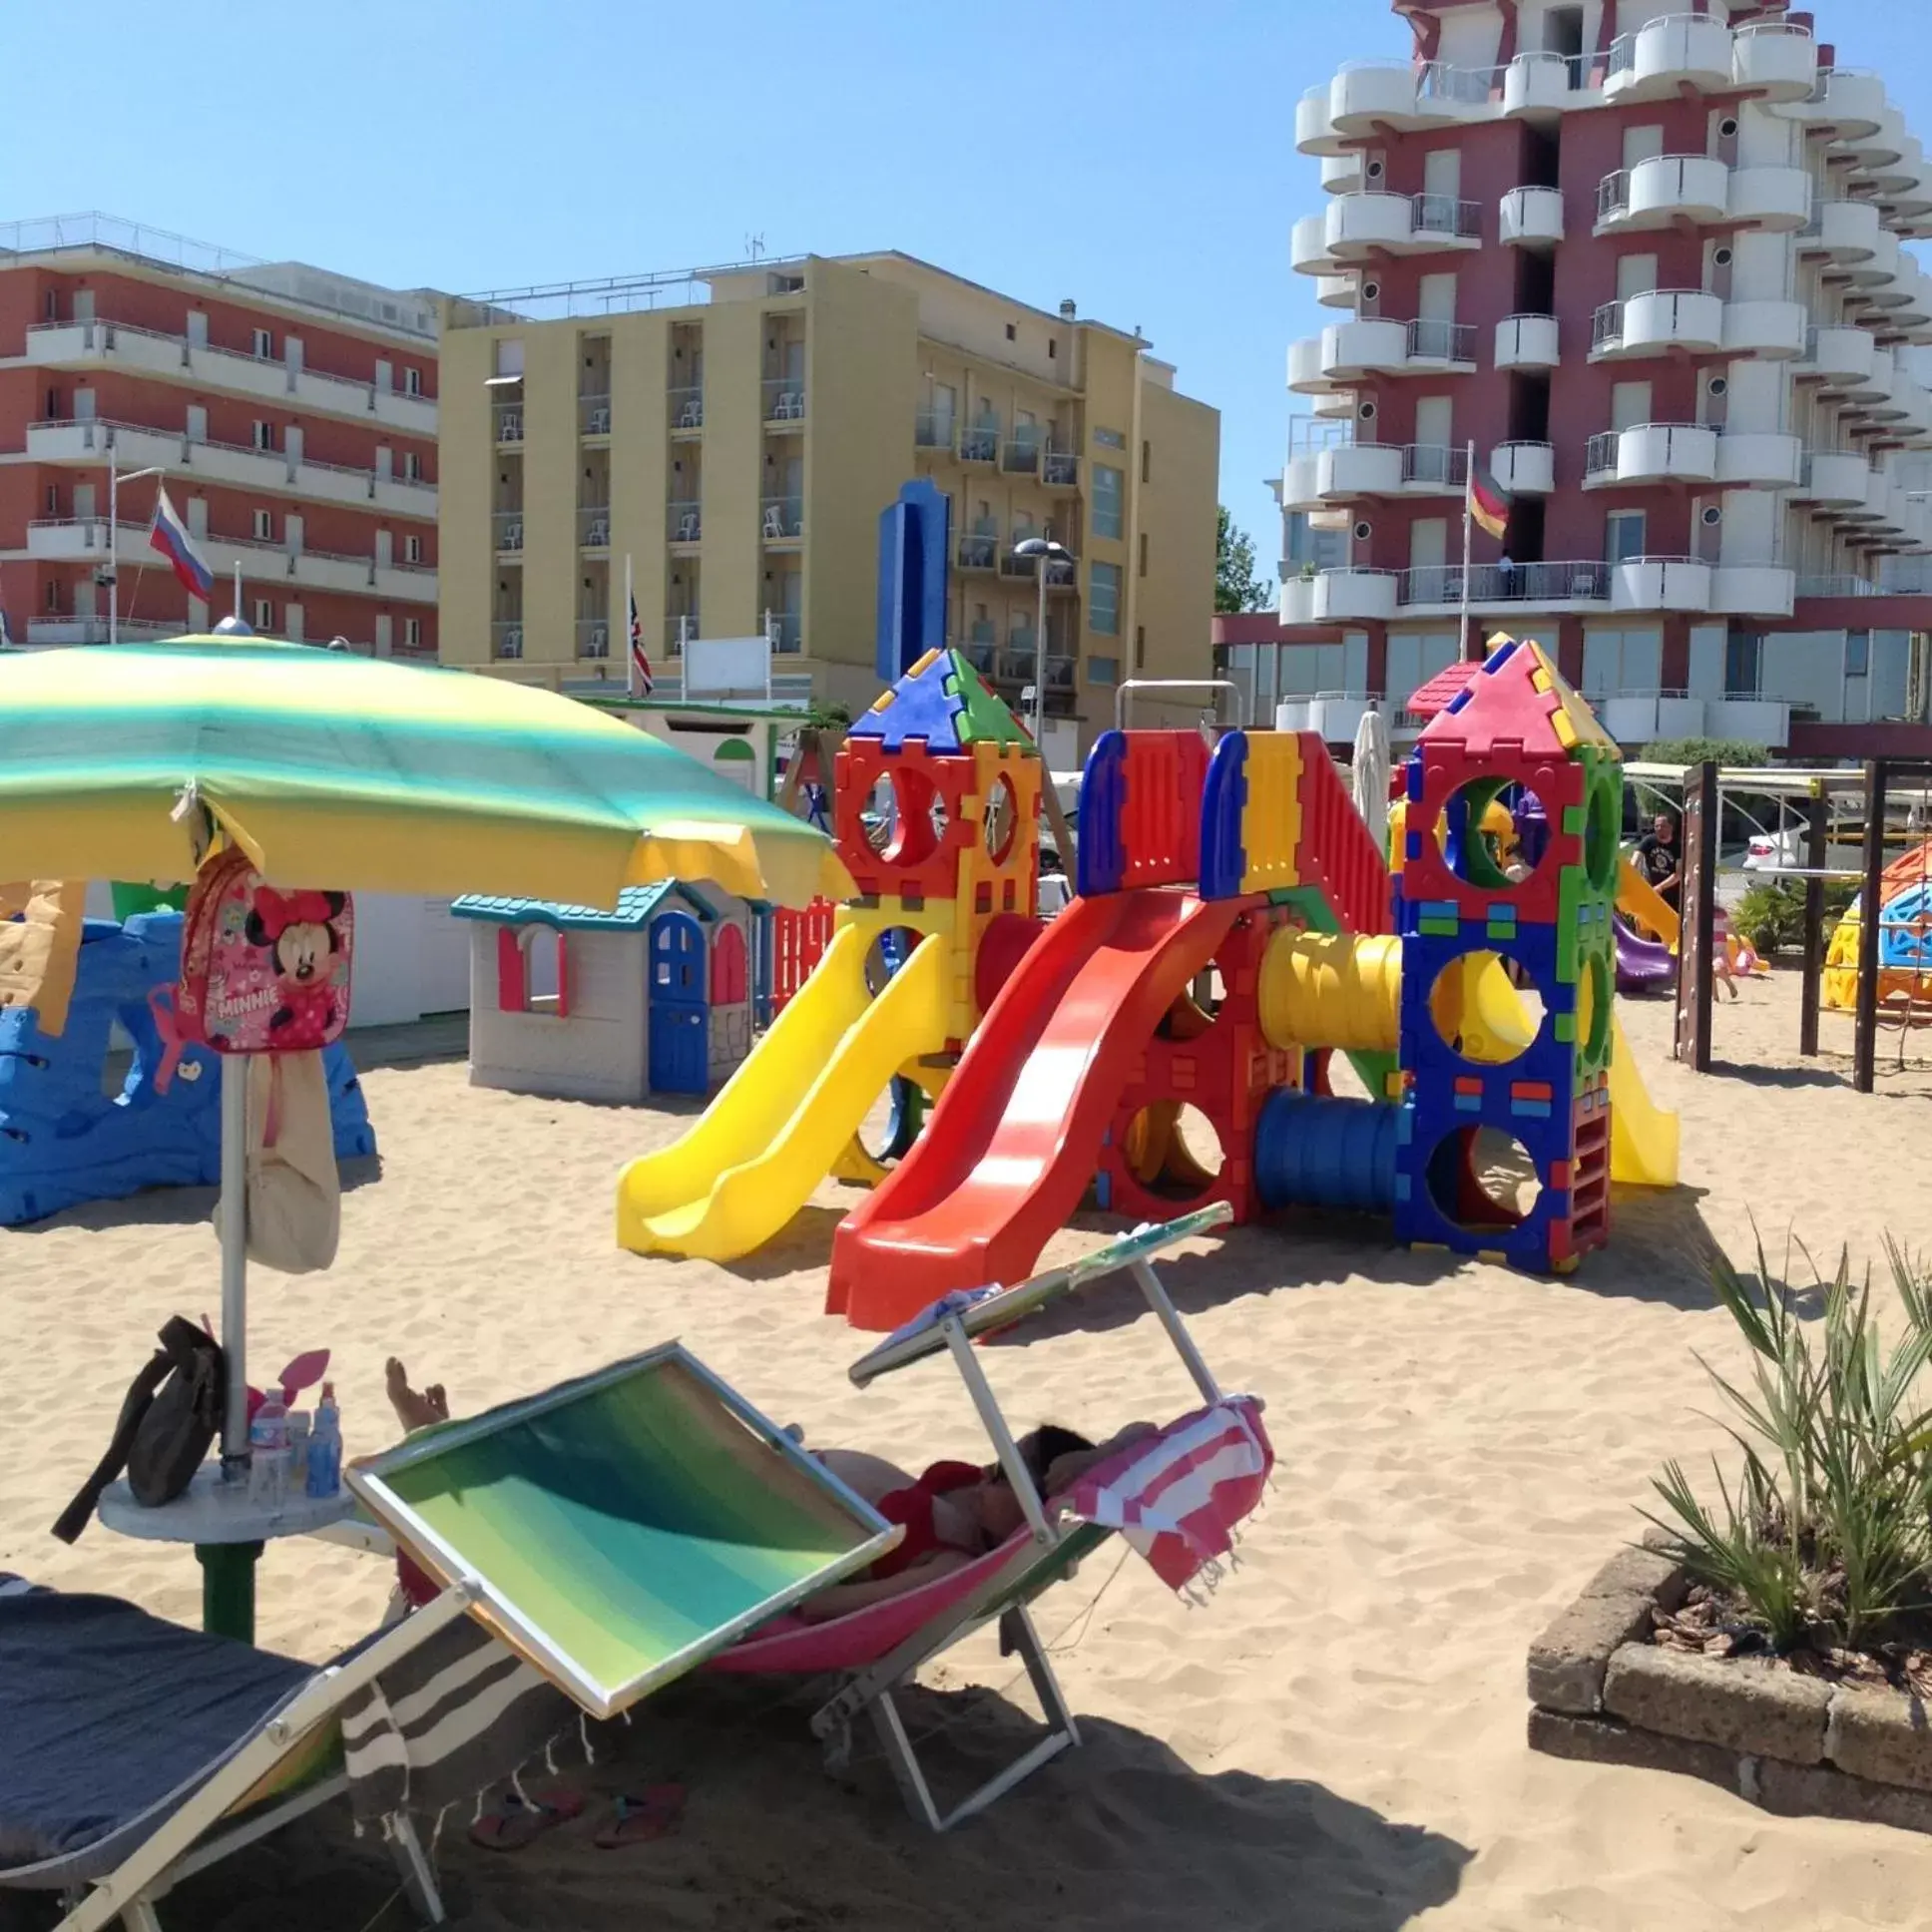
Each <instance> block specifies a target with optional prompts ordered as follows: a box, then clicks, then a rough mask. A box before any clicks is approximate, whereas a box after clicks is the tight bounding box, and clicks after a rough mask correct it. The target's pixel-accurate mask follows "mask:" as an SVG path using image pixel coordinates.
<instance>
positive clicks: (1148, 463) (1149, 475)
mask: <svg viewBox="0 0 1932 1932" xmlns="http://www.w3.org/2000/svg"><path fill="white" fill-rule="evenodd" d="M1153 476H1154V445H1153V444H1152V443H1143V444H1142V445H1141V481H1142V482H1143V483H1148V482H1151V481H1152V480H1153Z"/></svg>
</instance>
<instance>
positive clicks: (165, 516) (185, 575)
mask: <svg viewBox="0 0 1932 1932" xmlns="http://www.w3.org/2000/svg"><path fill="white" fill-rule="evenodd" d="M148 548H149V549H150V550H158V551H160V552H161V554H162V555H163V556H164V557H166V558H167V559H168V561H169V563H170V564H171V565H173V566H174V571H175V575H176V576H177V577H178V578H180V579H181V581H182V583H183V585H184V586H185V587H186V588H187V590H188V592H189V594H190V595H191V596H194V597H199V598H203V599H206V598H208V597H210V596H211V595H213V593H214V590H215V573H214V572H213V571H212V570H210V569H209V567H208V559H207V558H206V557H204V556H203V555H202V553H201V552H200V551H199V550H198V549H196V547H195V539H194V538H193V537H191V536H190V535H189V534H188V526H187V524H185V523H184V522H182V520H181V518H180V517H178V516H177V515H176V514H175V506H174V505H173V504H172V503H170V502H169V500H168V490H167V486H166V485H159V486H157V488H156V490H155V520H154V522H153V523H151V524H150V525H149V526H148Z"/></svg>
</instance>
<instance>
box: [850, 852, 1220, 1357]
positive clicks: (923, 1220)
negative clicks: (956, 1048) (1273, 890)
mask: <svg viewBox="0 0 1932 1932" xmlns="http://www.w3.org/2000/svg"><path fill="white" fill-rule="evenodd" d="M1238 910H1239V905H1238V902H1237V901H1234V900H1229V899H1221V900H1213V901H1208V902H1204V901H1202V900H1200V899H1197V898H1196V897H1195V896H1194V895H1193V894H1192V893H1190V892H1187V891H1183V890H1177V889H1172V888H1161V887H1147V888H1143V889H1142V890H1140V891H1134V892H1110V893H1105V894H1098V895H1096V896H1095V897H1093V898H1083V899H1076V900H1075V901H1074V902H1073V904H1072V905H1070V906H1069V907H1068V908H1067V910H1066V911H1065V912H1063V913H1062V914H1061V915H1060V916H1059V918H1057V919H1056V920H1054V922H1053V923H1052V924H1051V925H1050V926H1048V928H1047V929H1046V931H1045V932H1044V933H1043V934H1042V935H1041V936H1040V938H1039V939H1038V940H1036V941H1035V942H1034V944H1033V946H1032V948H1031V949H1030V950H1029V951H1028V952H1027V954H1026V956H1025V957H1024V958H1023V959H1022V961H1021V962H1020V965H1019V968H1018V970H1017V971H1016V972H1015V973H1014V974H1013V976H1012V978H1011V979H1009V980H1008V981H1007V982H1006V985H1005V986H1004V987H1003V988H1002V989H1001V991H1000V994H999V997H998V998H997V999H996V1000H995V1001H994V1002H993V1005H992V1007H991V1008H990V1009H989V1010H988V1012H987V1014H986V1017H985V1018H984V1019H983V1020H982V1021H981V1022H980V1025H979V1028H978V1030H977V1031H976V1032H975V1033H974V1035H973V1037H972V1039H971V1041H970V1042H969V1043H968V1045H967V1048H966V1052H965V1054H964V1056H963V1057H962V1058H961V1060H960V1063H959V1066H958V1067H957V1068H956V1069H955V1071H954V1073H953V1077H952V1079H951V1080H949V1081H948V1082H947V1083H946V1090H945V1092H944V1093H943V1094H942V1095H941V1096H940V1097H939V1103H938V1105H937V1106H936V1107H935V1108H934V1109H933V1112H932V1118H931V1119H930V1120H929V1121H928V1122H927V1124H926V1131H925V1132H924V1134H922V1135H921V1136H920V1138H919V1140H918V1142H917V1143H916V1144H915V1145H914V1147H913V1150H912V1152H911V1153H910V1154H909V1155H907V1156H906V1158H905V1160H904V1161H902V1162H901V1163H900V1164H899V1166H898V1167H897V1168H896V1169H895V1170H894V1171H893V1172H892V1173H891V1174H890V1175H888V1176H887V1177H886V1179H885V1181H884V1182H883V1183H882V1184H881V1185H880V1187H879V1188H878V1189H877V1190H876V1191H875V1192H874V1193H873V1194H872V1195H871V1197H870V1198H869V1199H868V1200H867V1201H865V1202H864V1203H863V1204H862V1205H861V1206H860V1207H857V1208H856V1209H855V1210H854V1211H853V1212H852V1213H851V1214H849V1215H848V1216H847V1217H846V1219H845V1221H844V1223H843V1224H842V1225H841V1226H840V1228H839V1229H838V1232H837V1234H836V1235H835V1236H834V1237H833V1241H832V1268H831V1285H830V1288H829V1290H828V1292H827V1294H826V1300H825V1305H826V1308H827V1310H828V1311H829V1312H830V1313H832V1314H843V1315H844V1316H845V1317H846V1318H847V1320H849V1321H850V1322H851V1324H852V1325H853V1327H855V1328H893V1327H896V1326H897V1325H898V1324H899V1323H900V1322H902V1321H904V1320H905V1319H907V1317H908V1316H911V1315H914V1314H917V1313H918V1311H919V1310H920V1309H921V1308H923V1307H924V1306H925V1305H926V1303H927V1302H929V1301H932V1300H935V1299H937V1297H938V1296H940V1295H942V1294H944V1293H946V1292H947V1291H948V1290H949V1289H952V1288H973V1287H978V1286H980V1285H981V1284H982V1283H984V1282H989V1281H1001V1282H1012V1281H1019V1280H1023V1279H1024V1278H1025V1277H1026V1276H1027V1275H1028V1274H1029V1273H1031V1272H1032V1269H1033V1264H1034V1263H1035V1261H1037V1260H1038V1259H1039V1257H1040V1250H1041V1249H1042V1248H1043V1247H1044V1246H1045V1245H1046V1244H1047V1241H1048V1238H1049V1237H1050V1236H1051V1235H1052V1234H1053V1233H1054V1232H1055V1230H1056V1229H1058V1228H1059V1227H1061V1226H1062V1225H1063V1224H1064V1223H1065V1222H1066V1220H1067V1219H1068V1217H1069V1216H1070V1215H1071V1214H1072V1213H1073V1211H1074V1209H1075V1208H1076V1207H1079V1206H1080V1200H1081V1197H1082V1196H1083V1195H1084V1194H1085V1193H1086V1192H1087V1185H1088V1183H1089V1182H1090V1181H1092V1180H1093V1178H1094V1175H1095V1173H1096V1171H1097V1170H1098V1168H1099V1166H1100V1150H1101V1143H1102V1140H1103V1138H1104V1137H1105V1135H1106V1132H1107V1127H1108V1123H1109V1121H1110V1120H1111V1119H1112V1117H1113V1113H1114V1108H1115V1105H1116V1103H1117V1102H1118V1100H1119V1098H1120V1093H1121V1089H1122V1087H1123V1086H1124V1085H1125V1083H1126V1081H1127V1079H1128V1077H1129V1074H1130V1072H1131V1070H1132V1067H1133V1063H1134V1060H1135V1058H1136V1056H1137V1055H1139V1054H1140V1053H1141V1051H1142V1050H1143V1049H1144V1048H1145V1047H1146V1045H1147V1043H1148V1041H1149V1040H1151V1039H1152V1038H1153V1037H1154V1033H1155V1029H1156V1028H1157V1027H1158V1026H1159V1025H1160V1024H1161V1021H1162V1018H1163V1016H1164V1015H1165V1014H1166V1013H1167V1011H1168V1009H1169V1008H1170V1007H1171V1006H1172V1005H1173V1004H1174V1002H1175V1000H1176V999H1177V998H1178V997H1179V996H1180V994H1181V993H1182V992H1183V991H1184V990H1185V989H1186V987H1187V985H1188V983H1189V981H1190V980H1192V979H1193V978H1194V976H1195V975H1196V974H1197V973H1198V972H1200V971H1201V970H1202V969H1203V968H1204V967H1205V966H1206V965H1207V962H1208V961H1209V960H1210V959H1212V958H1213V956H1214V953H1215V951H1216V950H1217V948H1218V947H1219V945H1220V943H1221V941H1222V940H1223V939H1224V938H1225V937H1226V936H1227V931H1228V928H1229V927H1230V926H1231V925H1232V924H1233V922H1234V918H1235V915H1236V913H1237V912H1238Z"/></svg>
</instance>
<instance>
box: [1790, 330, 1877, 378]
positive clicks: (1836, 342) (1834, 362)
mask: <svg viewBox="0 0 1932 1932" xmlns="http://www.w3.org/2000/svg"><path fill="white" fill-rule="evenodd" d="M1877 353H1878V344H1877V343H1876V342H1875V341H1874V340H1873V339H1872V335H1871V331H1870V330H1869V329H1863V328H1854V327H1852V325H1851V324H1850V323H1849V322H1840V323H1833V324H1830V325H1820V326H1819V327H1817V328H1813V329H1810V330H1808V331H1807V333H1806V337H1805V348H1804V353H1803V354H1802V355H1801V356H1800V357H1799V358H1798V360H1797V363H1796V365H1795V366H1794V368H1793V369H1792V373H1793V374H1794V375H1796V376H1798V377H1800V378H1806V377H1809V378H1814V379H1816V380H1817V381H1820V382H1822V383H1823V384H1824V385H1825V386H1826V387H1827V388H1830V389H1835V388H1840V387H1842V386H1844V385H1845V384H1846V383H1855V382H1861V381H1863V380H1864V378H1865V377H1866V376H1868V375H1870V374H1871V367H1872V357H1873V356H1874V355H1876V354H1877Z"/></svg>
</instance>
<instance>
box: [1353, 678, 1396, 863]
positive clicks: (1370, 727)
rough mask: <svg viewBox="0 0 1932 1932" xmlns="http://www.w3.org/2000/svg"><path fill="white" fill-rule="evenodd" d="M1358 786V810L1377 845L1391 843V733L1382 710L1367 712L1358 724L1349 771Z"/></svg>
mask: <svg viewBox="0 0 1932 1932" xmlns="http://www.w3.org/2000/svg"><path fill="white" fill-rule="evenodd" d="M1350 775H1351V777H1352V778H1353V780H1354V787H1355V809H1356V810H1357V811H1358V812H1360V813H1361V815H1362V823H1363V824H1364V825H1366V826H1367V827H1368V829H1369V831H1370V833H1371V834H1372V835H1373V837H1374V839H1375V843H1376V844H1377V846H1382V845H1385V844H1387V842H1388V807H1389V733H1388V720H1387V719H1386V718H1385V717H1384V716H1383V715H1382V714H1381V712H1379V711H1366V712H1364V713H1363V714H1362V722H1361V723H1360V724H1357V725H1356V726H1355V759H1354V766H1353V769H1352V771H1351V773H1350Z"/></svg>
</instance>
